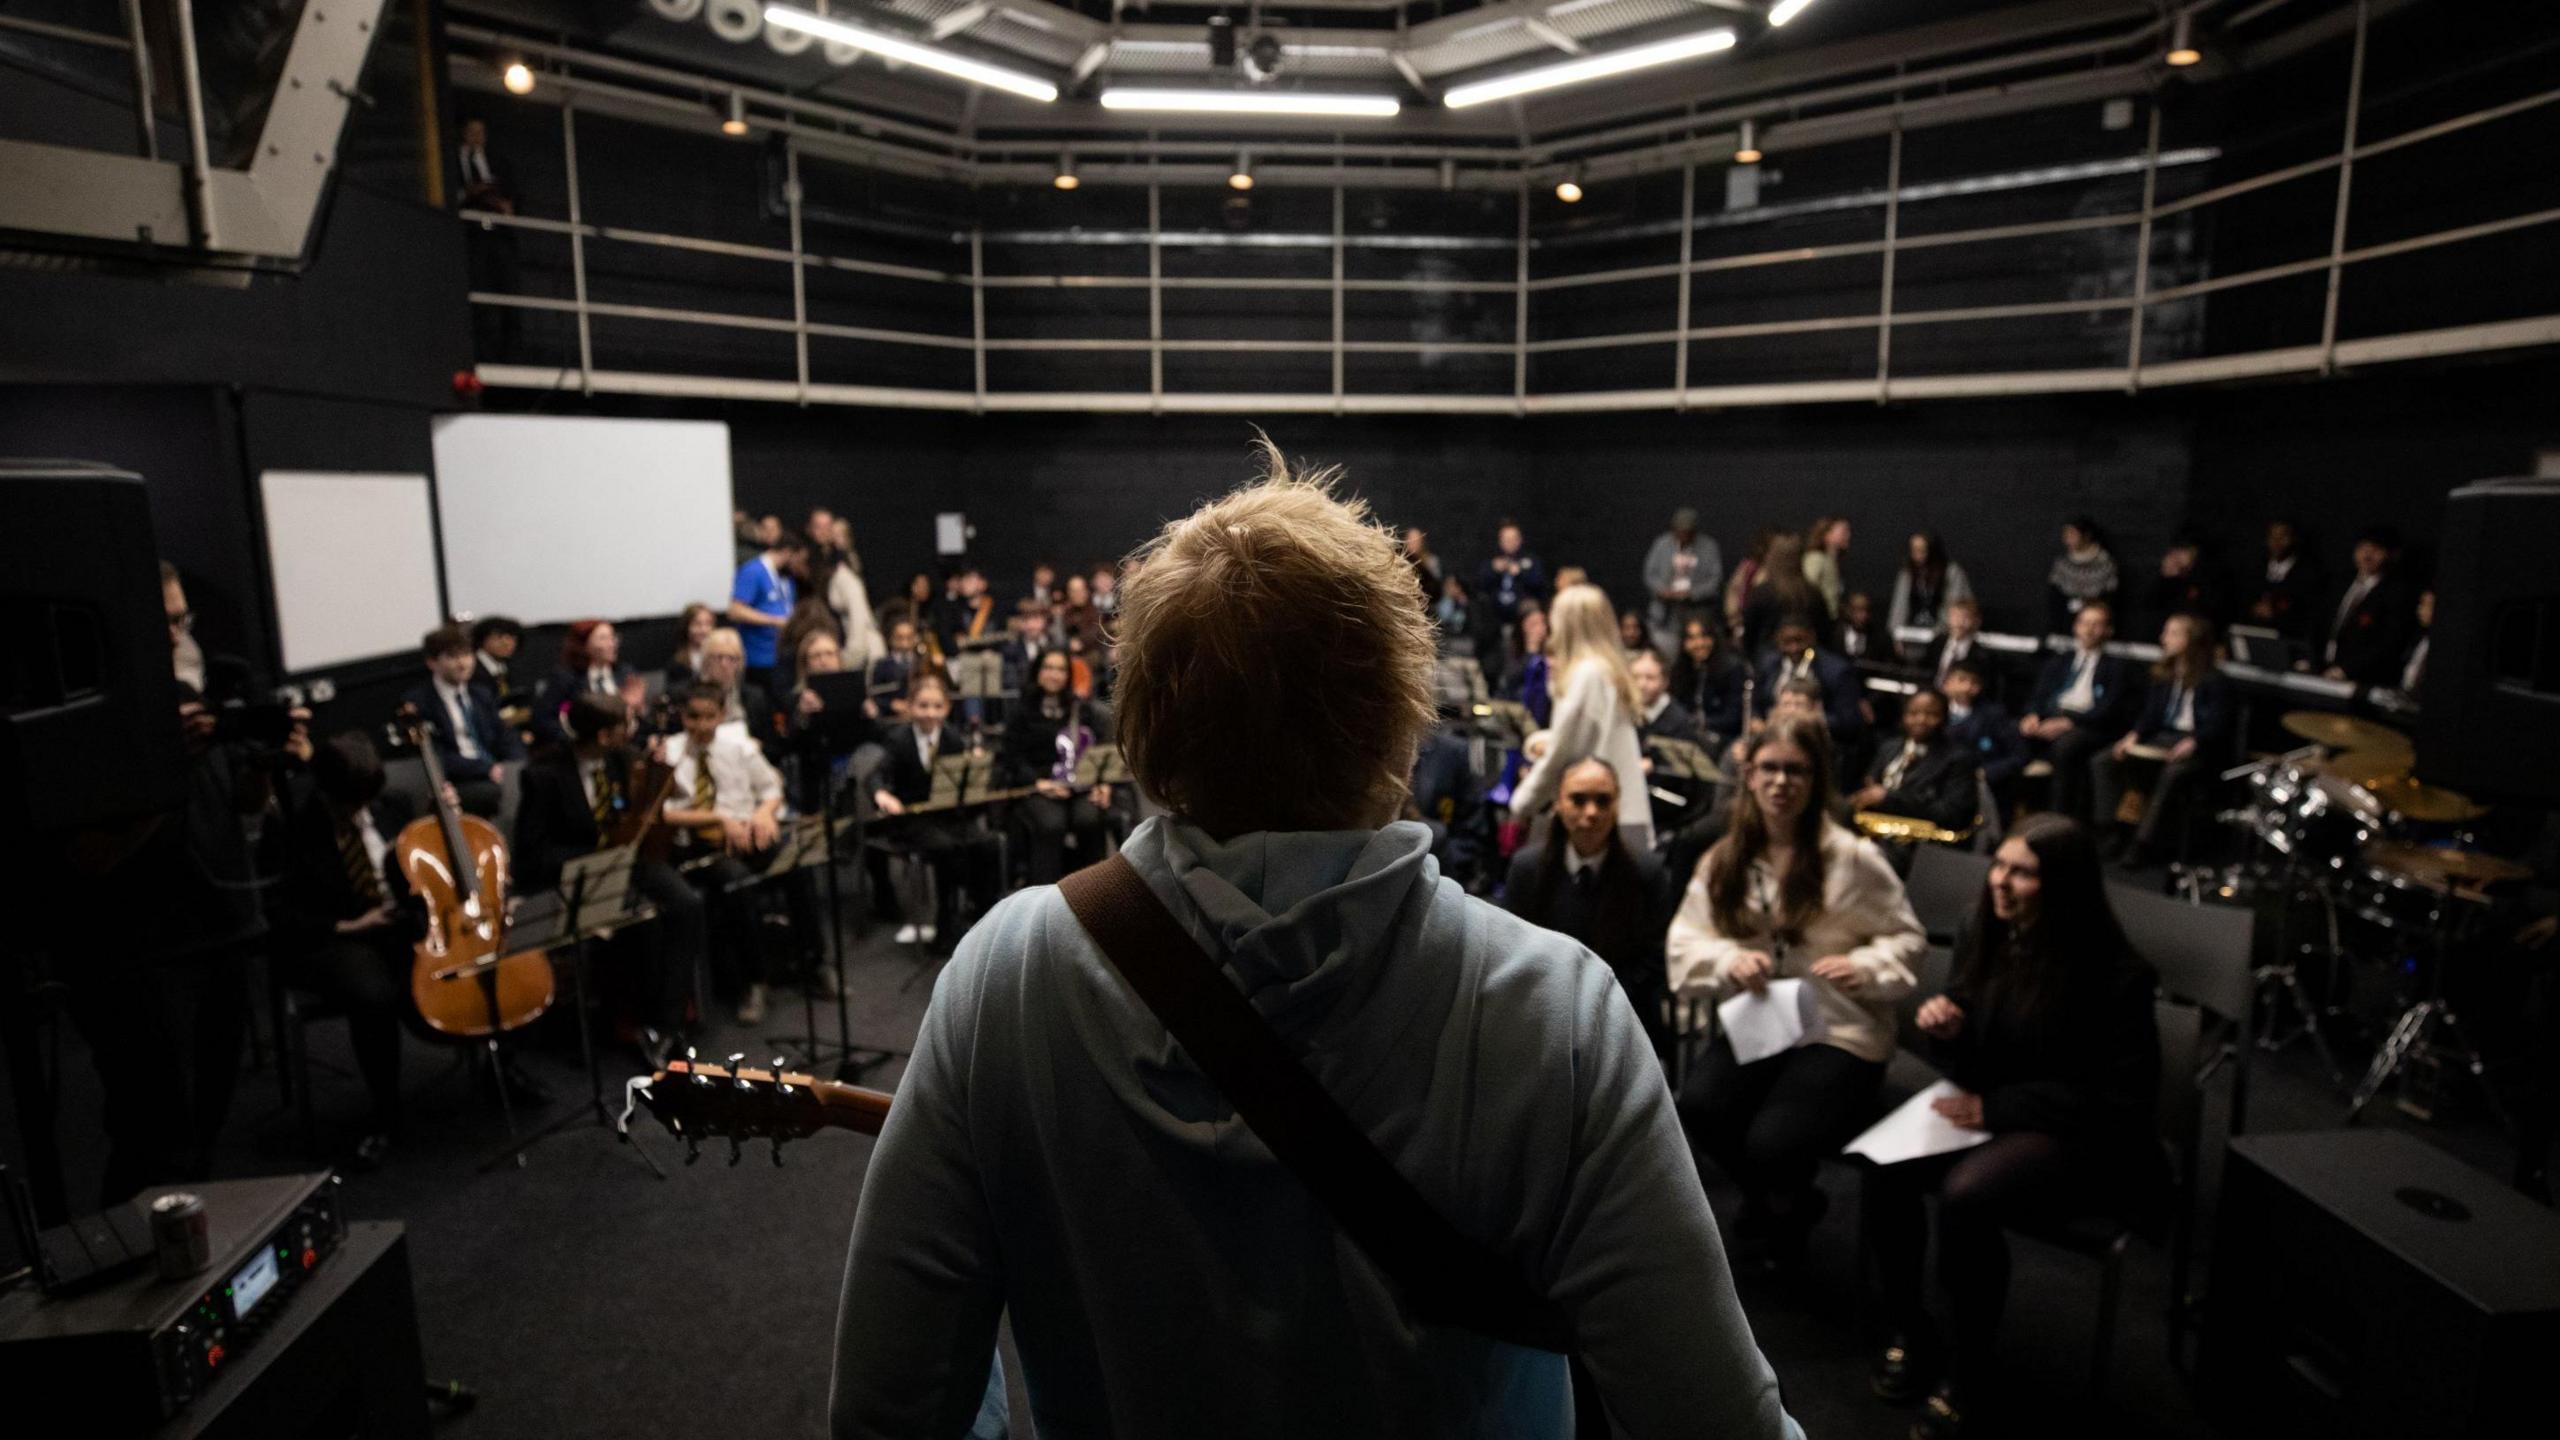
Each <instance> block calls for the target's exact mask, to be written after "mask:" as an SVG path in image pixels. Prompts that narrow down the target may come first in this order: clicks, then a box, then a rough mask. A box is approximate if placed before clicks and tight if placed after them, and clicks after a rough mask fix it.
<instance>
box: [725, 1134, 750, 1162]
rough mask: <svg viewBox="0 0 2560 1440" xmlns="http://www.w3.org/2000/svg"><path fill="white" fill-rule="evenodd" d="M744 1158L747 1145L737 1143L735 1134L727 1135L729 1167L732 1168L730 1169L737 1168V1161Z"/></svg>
mask: <svg viewBox="0 0 2560 1440" xmlns="http://www.w3.org/2000/svg"><path fill="white" fill-rule="evenodd" d="M746 1158H747V1147H745V1146H744V1145H741V1144H739V1143H738V1137H737V1136H735V1135H732V1136H730V1137H729V1168H730V1169H732V1170H735V1169H737V1168H738V1162H739V1161H741V1160H744V1159H746Z"/></svg>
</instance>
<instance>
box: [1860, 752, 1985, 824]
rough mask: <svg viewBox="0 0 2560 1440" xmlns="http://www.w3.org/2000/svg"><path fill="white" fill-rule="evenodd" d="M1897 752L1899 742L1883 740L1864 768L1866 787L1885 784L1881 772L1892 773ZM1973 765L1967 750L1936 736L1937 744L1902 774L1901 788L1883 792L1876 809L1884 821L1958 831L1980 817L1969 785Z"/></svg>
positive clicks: (1973, 762) (1975, 799) (1973, 757)
mask: <svg viewBox="0 0 2560 1440" xmlns="http://www.w3.org/2000/svg"><path fill="white" fill-rule="evenodd" d="M1902 746H1903V742H1902V741H1901V740H1899V739H1896V738H1893V737H1887V738H1886V740H1885V742H1884V744H1883V745H1881V746H1879V747H1878V748H1877V750H1876V756H1875V759H1874V760H1873V761H1871V762H1870V763H1869V764H1868V766H1867V783H1868V784H1870V785H1881V784H1883V783H1884V772H1885V771H1887V770H1888V769H1891V768H1892V766H1893V762H1894V759H1895V757H1897V756H1899V755H1900V754H1901V753H1902ZM1976 764H1977V762H1976V760H1975V756H1974V751H1973V749H1972V748H1971V747H1969V746H1967V745H1964V744H1962V743H1959V742H1956V741H1954V740H1952V739H1950V738H1949V737H1947V736H1945V735H1941V736H1939V737H1938V741H1937V743H1936V744H1934V745H1931V746H1930V747H1929V748H1928V749H1926V750H1923V751H1921V752H1920V756H1919V758H1918V759H1917V760H1915V761H1913V762H1912V764H1911V767H1910V769H1908V770H1907V771H1905V772H1904V773H1903V776H1902V783H1901V784H1900V785H1899V786H1896V787H1895V788H1894V789H1892V790H1890V791H1888V792H1886V794H1885V797H1884V799H1882V800H1880V801H1878V802H1877V803H1876V807H1875V808H1876V809H1878V810H1880V811H1883V812H1884V813H1885V814H1887V815H1908V816H1911V817H1913V818H1914V819H1919V820H1926V821H1928V822H1929V823H1930V824H1932V825H1935V826H1938V827H1939V828H1940V829H1944V830H1962V829H1964V828H1965V827H1966V826H1968V825H1971V824H1972V823H1973V822H1974V820H1975V819H1976V818H1977V816H1978V815H1979V813H1980V806H1979V804H1978V797H1977V796H1976V795H1975V794H1974V785H1973V772H1974V769H1975V767H1976Z"/></svg>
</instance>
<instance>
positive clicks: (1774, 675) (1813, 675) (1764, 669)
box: [1758, 620, 1867, 745]
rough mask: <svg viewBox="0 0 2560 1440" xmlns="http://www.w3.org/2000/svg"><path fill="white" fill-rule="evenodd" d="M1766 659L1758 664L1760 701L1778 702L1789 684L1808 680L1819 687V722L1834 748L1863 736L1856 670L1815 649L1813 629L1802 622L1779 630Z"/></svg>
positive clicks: (1863, 715) (1864, 722)
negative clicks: (1825, 727)
mask: <svg viewBox="0 0 2560 1440" xmlns="http://www.w3.org/2000/svg"><path fill="white" fill-rule="evenodd" d="M1771 638H1772V639H1773V640H1774V641H1775V644H1774V646H1773V648H1772V649H1771V651H1770V653H1769V658H1768V659H1766V660H1763V661H1761V662H1760V683H1759V687H1758V690H1759V701H1760V704H1761V706H1762V707H1763V708H1764V709H1765V708H1766V707H1768V706H1770V705H1773V704H1775V703H1776V702H1777V695H1778V690H1779V688H1780V687H1782V686H1784V685H1785V684H1786V683H1787V682H1788V681H1790V680H1810V681H1812V682H1813V683H1814V684H1816V685H1819V686H1821V687H1822V718H1823V719H1824V721H1825V722H1827V723H1828V724H1829V725H1830V726H1831V740H1832V743H1833V744H1835V745H1853V744H1855V743H1857V742H1858V741H1859V740H1860V739H1861V738H1862V737H1864V735H1865V734H1866V729H1867V716H1866V710H1865V708H1864V704H1863V702H1864V700H1865V698H1866V695H1865V692H1866V686H1865V685H1864V683H1863V682H1861V681H1860V680H1859V679H1858V668H1857V667H1856V666H1854V665H1852V664H1850V663H1849V662H1848V661H1846V660H1843V659H1841V658H1840V657H1839V656H1838V655H1835V654H1833V653H1831V652H1830V651H1828V650H1823V649H1820V648H1817V646H1816V645H1815V643H1814V628H1813V626H1812V625H1811V624H1810V623H1808V622H1806V621H1802V620H1797V621H1791V622H1789V623H1787V624H1784V625H1781V626H1779V627H1778V629H1777V632H1776V634H1775V635H1774V636H1772V637H1771Z"/></svg>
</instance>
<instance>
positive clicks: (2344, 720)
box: [2216, 711, 2529, 1122]
mask: <svg viewBox="0 0 2560 1440" xmlns="http://www.w3.org/2000/svg"><path fill="white" fill-rule="evenodd" d="M2283 723H2284V728H2285V731H2286V732H2287V733H2288V734H2291V735H2293V736H2294V737H2295V738H2297V739H2300V740H2303V741H2305V742H2307V743H2306V744H2305V745H2304V746H2303V747H2302V748H2300V749H2297V750H2293V751H2289V752H2287V753H2285V754H2282V755H2276V756H2272V757H2269V758H2268V759H2265V760H2262V761H2258V762H2256V763H2253V764H2250V765H2247V766H2243V767H2241V768H2239V769H2237V770H2234V771H2231V772H2229V774H2228V775H2227V776H2226V777H2225V778H2227V779H2234V780H2245V781H2246V782H2247V785H2248V798H2247V800H2246V801H2245V802H2244V803H2243V804H2242V805H2241V806H2240V807H2239V808H2237V809H2234V810H2231V811H2226V812H2224V814H2223V816H2222V818H2223V819H2224V820H2225V821H2227V822H2229V823H2231V824H2233V825H2236V826H2237V827H2239V828H2240V829H2241V830H2242V831H2243V832H2244V833H2246V834H2248V835H2249V836H2250V837H2251V839H2252V840H2253V841H2254V844H2253V847H2252V853H2251V855H2250V857H2249V859H2248V860H2246V861H2245V862H2243V863H2241V864H2239V865H2235V866H2233V867H2230V869H2228V870H2227V871H2225V872H2224V873H2223V875H2222V876H2221V877H2219V883H2218V885H2217V886H2216V888H2218V889H2219V890H2220V891H2221V892H2222V893H2223V894H2225V895H2228V896H2231V897H2233V898H2237V899H2243V900H2261V899H2263V900H2268V901H2271V902H2272V903H2274V904H2276V905H2277V907H2278V912H2277V913H2278V915H2279V917H2280V919H2279V922H2278V943H2277V945H2276V947H2275V950H2276V954H2275V960H2274V963H2272V964H2269V965H2266V966H2264V967H2262V968H2261V969H2260V970H2259V972H2258V979H2259V983H2260V985H2261V986H2262V988H2263V990H2264V992H2265V997H2264V1001H2265V1003H2263V1004H2262V1013H2263V1014H2265V1015H2266V1017H2267V1020H2266V1024H2265V1026H2264V1029H2263V1031H2262V1033H2261V1036H2260V1042H2259V1043H2260V1044H2262V1045H2264V1046H2265V1047H2266V1048H2269V1049H2277V1048H2281V1047H2282V1046H2283V1045H2284V1044H2286V1043H2289V1042H2290V1041H2291V1040H2293V1039H2296V1038H2308V1039H2309V1040H2310V1042H2311V1043H2312V1045H2313V1047H2314V1048H2315V1049H2316V1050H2317V1051H2318V1052H2319V1054H2320V1058H2321V1060H2322V1063H2323V1064H2324V1065H2326V1066H2327V1068H2328V1070H2329V1073H2330V1075H2331V1077H2332V1078H2333V1079H2334V1080H2336V1081H2338V1082H2339V1083H2340V1084H2342V1085H2343V1084H2344V1083H2345V1076H2344V1074H2343V1073H2342V1072H2341V1071H2340V1070H2339V1068H2338V1065H2337V1061H2336V1058H2335V1057H2334V1056H2333V1055H2332V1054H2331V1053H2330V1051H2329V1045H2328V1041H2327V1038H2326V1037H2325V1036H2324V1034H2323V1033H2322V1030H2321V1021H2322V1019H2323V1017H2324V1015H2325V1014H2328V1013H2334V1012H2331V1011H2325V1010H2324V1009H2322V1008H2321V1007H2318V1006H2315V1005H2314V1003H2313V1002H2312V1000H2311V997H2310V996H2309V994H2308V993H2307V991H2306V989H2305V987H2304V984H2303V980H2302V977H2301V975H2300V974H2299V973H2298V971H2297V968H2296V963H2295V962H2296V961H2297V960H2298V959H2299V958H2300V956H2302V955H2304V954H2307V953H2321V952H2322V951H2323V949H2324V947H2322V946H2320V945H2317V944H2310V943H2300V942H2296V941H2294V940H2293V939H2292V938H2291V936H2290V933H2289V932H2290V930H2291V923H2290V922H2291V919H2292V917H2293V915H2294V913H2295V910H2296V908H2297V906H2299V905H2302V904H2305V903H2307V904H2309V905H2311V906H2314V907H2316V910H2317V913H2318V914H2319V915H2320V916H2321V917H2322V918H2323V920H2324V921H2325V924H2326V929H2327V934H2326V940H2327V944H2326V946H2325V953H2327V954H2328V955H2329V956H2330V957H2332V960H2333V962H2337V963H2342V964H2343V963H2346V962H2350V961H2353V960H2356V959H2366V960H2377V959H2378V960H2379V961H2381V962H2382V963H2381V965H2380V968H2381V969H2382V970H2383V971H2384V972H2385V973H2386V974H2387V975H2388V976H2389V977H2390V978H2391V981H2392V983H2393V984H2394V985H2395V986H2396V988H2397V991H2398V993H2397V994H2396V996H2395V997H2394V1003H2397V1004H2400V1005H2401V1006H2402V1007H2403V1008H2401V1009H2400V1010H2399V1012H2398V1014H2397V1015H2396V1016H2395V1017H2394V1018H2393V1019H2392V1020H2391V1021H2390V1023H2389V1026H2388V1029H2387V1030H2386V1031H2385V1033H2384V1037H2383V1039H2382V1042H2381V1044H2380V1046H2379V1047H2378V1048H2377V1049H2376V1051H2375V1053H2374V1056H2373V1060H2372V1063H2371V1065H2370V1066H2369V1067H2368V1068H2367V1070H2366V1072H2365V1074H2364V1077H2363V1078H2362V1079H2361V1080H2360V1081H2359V1082H2358V1083H2357V1084H2356V1085H2355V1087H2354V1089H2353V1091H2352V1093H2351V1095H2350V1098H2349V1102H2348V1110H2347V1119H2348V1120H2349V1121H2350V1122H2352V1121H2353V1120H2355V1119H2356V1118H2357V1117H2358V1116H2360V1115H2361V1114H2363V1112H2364V1110H2365V1108H2366V1107H2367V1106H2369V1105H2370V1104H2372V1102H2373V1100H2374V1098H2375V1096H2376V1095H2378V1094H2379V1093H2380V1092H2381V1091H2382V1089H2383V1087H2384V1086H2385V1085H2387V1084H2389V1083H2390V1082H2391V1081H2392V1080H2393V1079H2394V1078H2395V1077H2398V1078H2402V1079H2404V1080H2406V1079H2407V1078H2409V1072H2411V1071H2412V1070H2413V1069H2415V1068H2417V1067H2420V1066H2427V1067H2433V1068H2435V1069H2437V1070H2442V1069H2447V1068H2450V1069H2455V1070H2462V1071H2467V1072H2468V1073H2470V1074H2471V1075H2472V1076H2473V1077H2475V1078H2479V1077H2481V1076H2482V1075H2483V1072H2484V1070H2485V1065H2484V1063H2483V1061H2482V1059H2481V1057H2480V1053H2479V1052H2478V1051H2477V1050H2475V1049H2473V1048H2472V1046H2471V1044H2470V1043H2469V1041H2468V1040H2467V1039H2466V1037H2465V1036H2464V1034H2463V1030H2462V1024H2461V1021H2460V1019H2459V1018H2458V1017H2457V1016H2456V1015H2455V1013H2454V1010H2453V1006H2452V1004H2451V1003H2450V1002H2449V1001H2448V1000H2447V998H2446V995H2445V982H2446V975H2447V971H2448V970H2449V968H2450V964H2451V959H2452V956H2453V955H2454V953H2455V947H2456V945H2457V944H2458V943H2459V942H2461V941H2463V940H2466V939H2468V938H2469V937H2470V936H2471V935H2472V933H2473V932H2474V931H2475V930H2476V928H2477V927H2478V925H2479V924H2480V922H2481V921H2482V920H2483V919H2484V918H2485V917H2486V915H2487V913H2488V909H2489V903H2490V899H2491V893H2492V891H2493V890H2495V889H2496V888H2497V887H2500V886H2505V885H2511V884H2513V883H2514V882H2516V881H2519V880H2522V879H2524V878H2525V877H2526V876H2527V874H2528V873H2529V872H2528V871H2527V870H2526V869H2525V867H2524V866H2522V865H2519V864H2516V863H2515V862H2514V861H2511V860H2507V859H2504V858H2501V857H2499V856H2496V855H2492V854H2489V853H2487V852H2486V851H2484V850H2481V849H2479V848H2478V846H2477V844H2476V842H2475V838H2474V836H2473V834H2472V832H2471V831H2470V830H2469V829H2468V828H2466V827H2469V826H2470V825H2472V824H2473V823H2474V822H2477V821H2478V820H2480V819H2481V818H2483V817H2484V816H2486V815H2487V814H2488V813H2489V812H2488V810H2487V808H2486V807H2484V806H2481V805H2479V804H2477V803H2475V802H2474V801H2472V800H2471V799H2470V798H2469V797H2468V796H2465V795H2461V794H2458V793H2456V792H2454V791H2452V790H2447V789H2444V788H2442V787H2440V786H2435V785H2428V784H2425V783H2423V782H2421V781H2420V780H2418V779H2417V778H2416V776H2414V775H2413V774H2411V773H2410V772H2411V771H2412V769H2413V768H2414V767H2415V765H2416V762H2417V754H2416V751H2415V750H2414V749H2413V748H2412V747H2411V745H2410V743H2409V740H2408V737H2406V736H2404V735H2402V734H2400V733H2399V732H2398V731H2396V730H2392V729H2390V728H2388V727H2386V726H2383V725H2380V724H2376V723H2375V722H2373V721H2371V720H2365V719H2361V718H2359V717H2356V716H2352V715H2335V714H2328V713H2323V712H2318V711H2295V712H2293V713H2291V714H2288V715H2286V716H2285V717H2284V722H2283ZM2338 978H2339V977H2338V975H2337V974H2336V972H2334V971H2333V972H2332V977H2331V986H2332V989H2333V991H2334V990H2335V988H2336V985H2337V980H2338ZM2287 1012H2289V1014H2288V1013H2287ZM2288 1020H2289V1021H2290V1024H2291V1026H2292V1027H2293V1028H2292V1029H2291V1031H2290V1033H2280V1032H2281V1031H2283V1030H2284V1028H2285V1027H2286V1026H2287V1024H2288ZM2411 1088H2412V1087H2408V1086H2405V1085H2404V1095H2403V1097H2402V1100H2401V1104H2402V1107H2403V1108H2404V1109H2412V1110H2413V1111H2414V1112H2415V1113H2418V1114H2420V1115H2422V1116H2423V1115H2424V1114H2425V1113H2426V1112H2425V1109H2424V1107H2423V1106H2420V1105H2418V1104H2417V1103H2416V1102H2415V1101H2414V1100H2413V1099H2412V1098H2411V1096H2410V1095H2409V1094H2407V1093H2405V1092H2406V1091H2408V1090H2409V1089H2411ZM2481 1091H2482V1093H2483V1095H2484V1096H2486V1097H2487V1103H2488V1104H2489V1106H2490V1107H2491V1109H2492V1110H2493V1111H2494V1110H2495V1109H2496V1107H2497V1098H2496V1095H2495V1093H2494V1091H2493V1090H2491V1088H2490V1087H2489V1086H2488V1085H2487V1084H2486V1083H2485V1081H2483V1083H2482V1085H2481Z"/></svg>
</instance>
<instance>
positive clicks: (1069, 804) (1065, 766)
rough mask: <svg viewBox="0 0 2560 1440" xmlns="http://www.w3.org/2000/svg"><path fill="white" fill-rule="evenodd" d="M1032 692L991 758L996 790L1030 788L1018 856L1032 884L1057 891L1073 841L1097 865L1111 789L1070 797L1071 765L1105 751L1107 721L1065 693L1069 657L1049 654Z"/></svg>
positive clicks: (1018, 810)
mask: <svg viewBox="0 0 2560 1440" xmlns="http://www.w3.org/2000/svg"><path fill="white" fill-rule="evenodd" d="M1031 676H1032V679H1031V686H1030V688H1029V689H1028V690H1026V691H1025V692H1024V693H1023V695H1022V698H1021V700H1020V702H1019V703H1017V704H1016V705H1015V706H1014V707H1013V709H1012V710H1011V711H1010V712H1009V713H1008V714H1007V715H1006V716H1005V723H1004V748H1003V749H1002V750H1001V751H999V752H998V754H997V756H996V783H997V784H998V785H1001V786H1003V787H1005V788H1007V789H1021V788H1024V787H1026V786H1027V787H1029V788H1030V789H1031V791H1032V793H1031V794H1029V795H1025V796H1023V797H1022V799H1021V801H1020V802H1019V803H1018V804H1017V805H1016V806H1015V807H1014V815H1015V817H1016V820H1017V823H1019V824H1020V825H1021V827H1022V830H1023V834H1024V837H1025V838H1026V840H1027V841H1028V842H1029V843H1027V844H1026V845H1025V846H1024V847H1023V849H1024V852H1025V860H1026V861H1027V871H1028V874H1029V876H1030V883H1031V884H1034V885H1055V884H1057V883H1058V880H1059V878H1060V877H1061V876H1064V875H1065V874H1066V873H1067V862H1066V845H1067V841H1068V839H1069V838H1070V837H1072V838H1073V839H1074V841H1075V846H1076V854H1077V856H1078V857H1079V860H1080V862H1081V863H1082V864H1086V865H1090V864H1092V863H1093V862H1095V861H1096V860H1099V859H1101V858H1103V857H1102V823H1103V817H1104V816H1105V815H1106V814H1108V813H1109V812H1110V809H1111V787H1110V786H1109V785H1096V786H1094V787H1093V790H1092V793H1091V794H1090V795H1079V794H1077V793H1076V790H1075V778H1076V764H1077V762H1078V761H1080V760H1082V759H1083V758H1084V755H1085V752H1086V751H1088V750H1090V749H1092V748H1093V747H1094V746H1095V745H1098V744H1107V743H1109V738H1110V737H1109V733H1108V729H1109V727H1108V717H1106V716H1105V715H1103V714H1102V713H1101V711H1100V710H1099V709H1098V708H1097V707H1095V706H1094V705H1093V704H1092V703H1091V702H1089V701H1085V700H1080V699H1077V698H1076V693H1075V691H1074V690H1073V689H1071V688H1070V687H1069V680H1070V677H1071V672H1070V671H1069V669H1068V666H1067V652H1066V651H1064V650H1051V651H1049V652H1048V653H1046V654H1044V655H1042V656H1041V657H1040V661H1039V663H1038V664H1037V665H1036V666H1035V667H1034V668H1033V669H1032V672H1031Z"/></svg>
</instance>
